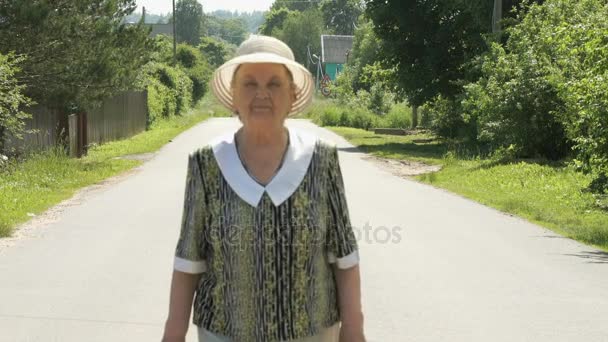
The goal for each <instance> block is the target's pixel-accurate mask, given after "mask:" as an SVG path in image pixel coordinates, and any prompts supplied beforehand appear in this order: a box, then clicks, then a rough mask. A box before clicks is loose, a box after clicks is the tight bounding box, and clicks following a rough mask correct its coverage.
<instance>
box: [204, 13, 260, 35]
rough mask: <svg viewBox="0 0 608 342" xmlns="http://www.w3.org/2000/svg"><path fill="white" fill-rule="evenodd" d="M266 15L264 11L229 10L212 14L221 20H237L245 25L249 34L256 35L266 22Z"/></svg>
mask: <svg viewBox="0 0 608 342" xmlns="http://www.w3.org/2000/svg"><path fill="white" fill-rule="evenodd" d="M264 14H265V12H262V11H253V12H239V11H234V12H232V11H227V10H216V11H213V12H211V13H210V15H211V16H214V17H217V18H221V19H231V18H237V19H240V20H241V21H243V22H244V23H245V27H246V29H247V32H250V33H256V32H258V30H259V27H260V25H262V23H263V22H264Z"/></svg>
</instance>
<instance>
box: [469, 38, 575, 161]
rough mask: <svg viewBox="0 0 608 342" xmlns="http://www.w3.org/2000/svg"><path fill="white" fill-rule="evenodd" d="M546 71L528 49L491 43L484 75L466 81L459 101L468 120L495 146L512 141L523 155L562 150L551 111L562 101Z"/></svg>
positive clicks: (558, 128)
mask: <svg viewBox="0 0 608 342" xmlns="http://www.w3.org/2000/svg"><path fill="white" fill-rule="evenodd" d="M509 47H512V46H509ZM550 72H551V71H550V69H549V68H548V66H547V65H546V63H543V61H542V59H540V60H539V59H538V58H537V56H535V55H534V53H533V51H531V50H529V49H526V51H519V53H506V52H505V50H504V49H503V48H502V47H501V46H499V45H498V44H493V45H492V48H491V51H490V53H489V54H488V55H487V56H485V57H484V58H483V67H482V75H483V76H482V77H481V78H480V80H479V81H477V82H475V83H472V84H470V85H467V86H466V97H465V100H464V101H463V110H464V112H465V113H466V114H465V117H466V120H467V121H469V122H472V123H473V122H474V123H476V125H477V139H478V140H479V141H480V142H482V143H487V144H490V145H491V146H492V147H494V148H499V147H507V146H509V145H511V144H514V145H516V146H517V147H518V148H519V151H520V153H521V156H525V157H538V156H542V157H548V158H550V159H559V158H561V157H563V156H565V155H566V153H567V152H568V150H569V148H568V145H567V142H566V137H565V133H564V130H563V128H562V125H561V124H560V123H559V122H558V121H557V120H556V117H555V115H554V113H555V112H556V111H560V108H563V101H561V100H560V98H559V97H558V94H557V90H556V89H555V87H554V86H553V85H551V83H550V82H549V81H548V77H547V76H548V75H549V74H550Z"/></svg>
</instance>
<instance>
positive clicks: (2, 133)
mask: <svg viewBox="0 0 608 342" xmlns="http://www.w3.org/2000/svg"><path fill="white" fill-rule="evenodd" d="M21 61H23V58H18V59H15V58H14V56H12V55H7V56H5V55H2V54H0V152H1V153H8V152H10V151H6V150H5V146H4V142H5V139H6V138H7V137H12V138H21V137H22V133H23V131H24V120H25V119H27V118H29V117H30V116H29V115H28V114H26V113H24V112H23V111H22V108H23V106H26V105H28V104H30V100H29V99H28V98H27V97H26V96H24V95H23V88H24V86H23V85H19V84H18V83H17V80H16V79H15V74H16V73H17V72H19V69H18V64H19V63H20V62H21ZM3 157H4V156H2V155H0V158H3ZM3 163H4V160H0V166H2V164H3Z"/></svg>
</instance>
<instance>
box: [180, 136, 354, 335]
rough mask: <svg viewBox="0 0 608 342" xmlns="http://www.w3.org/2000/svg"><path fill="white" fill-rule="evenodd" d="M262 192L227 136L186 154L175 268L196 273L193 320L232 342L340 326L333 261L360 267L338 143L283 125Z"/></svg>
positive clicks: (309, 333) (339, 264)
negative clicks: (280, 156)
mask: <svg viewBox="0 0 608 342" xmlns="http://www.w3.org/2000/svg"><path fill="white" fill-rule="evenodd" d="M289 141H290V144H289V146H288V148H287V151H286V153H285V156H284V161H283V164H282V166H281V167H280V169H279V170H278V172H277V173H276V174H275V176H274V177H273V178H272V180H271V181H270V182H269V183H268V184H267V185H266V186H263V185H261V184H259V183H257V182H256V181H255V180H254V179H252V178H251V176H250V175H249V174H248V173H247V171H246V170H245V169H244V167H243V164H242V163H241V161H240V159H239V158H238V153H237V151H236V148H235V144H234V133H230V134H228V135H226V136H224V137H222V138H220V139H218V140H216V141H215V142H213V143H211V144H210V145H208V146H205V147H203V148H201V149H199V150H198V151H196V152H194V153H192V154H191V155H190V157H189V162H188V173H187V182H186V191H185V200H184V212H183V219H182V228H181V233H180V237H179V240H178V243H177V248H176V254H175V269H176V270H178V271H181V272H186V273H195V274H199V273H200V274H201V278H200V281H199V283H198V285H197V289H196V296H195V299H194V305H193V306H194V308H193V309H194V317H193V322H194V324H196V325H198V326H200V327H202V328H204V329H207V330H209V331H210V332H212V333H216V334H219V335H223V336H227V337H229V338H231V339H233V340H234V341H239V342H247V341H256V342H262V341H263V342H272V341H288V340H293V339H299V338H304V337H309V336H313V335H316V334H318V333H319V332H321V331H322V330H323V329H324V328H327V327H330V326H331V325H333V324H335V323H336V322H338V321H339V317H340V315H339V311H338V297H337V288H336V283H335V279H334V275H333V269H332V265H331V264H332V263H335V264H336V267H338V268H341V269H345V268H350V267H353V266H355V265H356V264H358V262H359V254H358V248H357V242H356V239H355V235H354V232H353V230H352V227H351V225H350V220H349V215H348V208H347V203H346V197H345V193H344V183H343V180H342V174H341V171H340V165H339V160H338V152H337V148H336V146H335V145H333V144H330V143H327V142H325V141H323V140H320V139H317V138H316V137H314V136H312V135H309V134H307V133H304V132H298V131H296V130H295V129H293V128H289Z"/></svg>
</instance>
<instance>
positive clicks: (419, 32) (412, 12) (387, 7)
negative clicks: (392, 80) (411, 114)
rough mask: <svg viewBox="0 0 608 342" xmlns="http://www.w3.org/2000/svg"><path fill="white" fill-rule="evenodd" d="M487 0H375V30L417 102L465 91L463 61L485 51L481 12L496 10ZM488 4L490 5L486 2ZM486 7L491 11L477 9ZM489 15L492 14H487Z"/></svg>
mask: <svg viewBox="0 0 608 342" xmlns="http://www.w3.org/2000/svg"><path fill="white" fill-rule="evenodd" d="M487 3H488V2H487V1H482V0H475V1H468V2H464V1H456V0H453V1H440V0H430V1H424V2H422V1H416V0H405V1H403V0H399V1H396V0H388V1H384V0H372V1H370V2H369V3H368V4H367V14H368V16H369V17H370V18H371V19H372V20H373V22H374V31H375V32H376V34H377V35H378V36H379V37H380V38H381V39H382V40H384V41H385V42H387V44H385V45H384V47H385V49H384V51H383V52H384V55H385V58H386V59H387V60H388V61H389V62H391V63H393V64H394V65H396V66H397V75H396V76H397V80H398V82H399V86H400V88H401V89H402V90H403V92H404V93H405V94H406V96H407V97H408V99H409V100H410V103H411V104H412V105H422V104H424V103H425V102H427V101H429V100H431V99H433V98H434V97H436V96H437V95H443V96H445V97H447V98H452V97H454V96H455V95H457V94H459V93H460V92H461V91H462V87H461V86H460V85H459V84H458V82H459V81H461V80H463V79H464V78H465V70H464V69H463V68H462V66H463V64H465V63H467V62H469V61H471V60H472V59H473V58H474V57H476V56H478V55H479V54H481V53H482V52H484V51H486V49H487V46H486V43H485V41H484V38H483V34H484V33H486V32H488V30H489V27H490V22H489V21H488V22H486V23H484V22H483V20H482V18H483V16H482V15H481V14H480V12H484V11H485V13H487V14H490V13H491V8H490V6H491V5H492V4H491V3H490V4H487ZM484 4H486V5H484ZM480 6H481V7H482V8H483V6H486V7H488V9H487V10H484V11H479V12H476V11H473V10H472V9H473V8H476V7H480ZM486 17H488V16H486Z"/></svg>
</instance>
